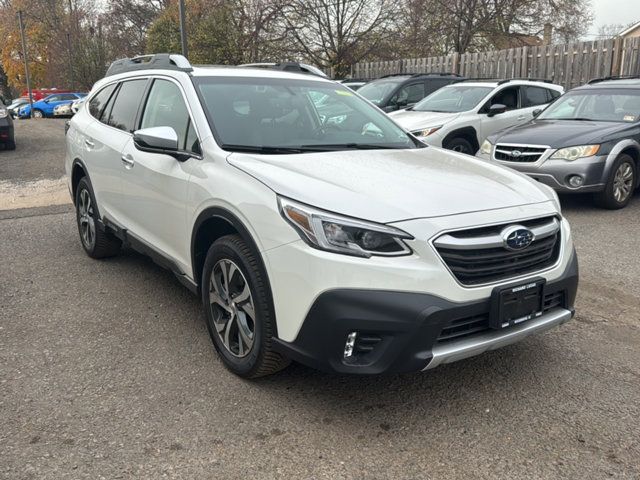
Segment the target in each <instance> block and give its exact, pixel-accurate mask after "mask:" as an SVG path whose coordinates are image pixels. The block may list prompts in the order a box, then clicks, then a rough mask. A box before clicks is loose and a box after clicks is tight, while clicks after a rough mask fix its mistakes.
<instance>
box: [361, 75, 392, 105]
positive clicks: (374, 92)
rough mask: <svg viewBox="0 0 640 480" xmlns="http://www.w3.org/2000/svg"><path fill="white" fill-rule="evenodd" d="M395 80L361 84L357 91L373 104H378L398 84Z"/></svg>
mask: <svg viewBox="0 0 640 480" xmlns="http://www.w3.org/2000/svg"><path fill="white" fill-rule="evenodd" d="M398 83H399V82H398V81H397V80H382V81H377V82H371V83H367V84H366V85H363V86H362V87H361V88H360V89H359V90H358V93H359V94H360V95H362V96H363V97H364V98H366V99H367V100H369V101H370V102H371V103H373V104H375V105H380V104H381V103H382V101H383V100H384V99H385V98H387V97H388V96H389V95H390V94H391V92H393V90H395V88H396V87H397V86H398Z"/></svg>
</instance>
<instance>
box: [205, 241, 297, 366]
mask: <svg viewBox="0 0 640 480" xmlns="http://www.w3.org/2000/svg"><path fill="white" fill-rule="evenodd" d="M266 282H267V278H266V274H265V273H264V271H263V269H262V266H261V265H260V264H259V263H258V261H257V260H256V258H255V256H254V255H253V253H252V252H251V250H250V249H249V248H248V247H247V245H246V243H245V242H244V241H243V240H242V239H241V238H240V237H239V236H238V235H227V236H225V237H222V238H220V239H218V240H216V241H215V242H214V243H213V245H211V247H210V248H209V252H208V253H207V258H206V260H205V264H204V270H203V274H202V302H203V304H204V308H205V313H206V316H207V328H208V330H209V335H210V336H211V340H212V341H213V345H214V346H215V348H216V350H217V351H218V353H219V354H220V357H221V359H222V362H223V363H224V365H225V367H227V368H228V369H229V370H231V371H232V372H233V373H235V374H236V375H239V376H241V377H245V378H256V377H261V376H264V375H269V374H272V373H275V372H277V371H278V370H281V369H283V368H285V367H286V366H287V365H288V364H289V361H288V360H287V359H286V358H284V357H282V356H281V355H280V354H278V353H276V352H275V351H274V350H273V341H272V340H273V336H274V334H275V318H274V315H273V308H272V306H271V299H270V295H269V291H268V285H267V283H266Z"/></svg>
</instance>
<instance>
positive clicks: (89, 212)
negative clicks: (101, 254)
mask: <svg viewBox="0 0 640 480" xmlns="http://www.w3.org/2000/svg"><path fill="white" fill-rule="evenodd" d="M78 223H79V225H80V236H81V237H82V243H84V246H85V247H86V248H87V249H88V250H92V249H93V247H94V245H95V242H96V222H95V220H94V219H93V204H92V203H91V195H90V194H89V191H88V190H86V189H83V190H82V191H81V192H80V201H79V202H78Z"/></svg>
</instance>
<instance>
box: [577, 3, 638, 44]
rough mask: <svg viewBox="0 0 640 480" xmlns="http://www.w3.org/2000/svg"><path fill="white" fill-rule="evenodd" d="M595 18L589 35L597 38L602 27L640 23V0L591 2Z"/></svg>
mask: <svg viewBox="0 0 640 480" xmlns="http://www.w3.org/2000/svg"><path fill="white" fill-rule="evenodd" d="M591 4H592V6H593V11H594V18H593V25H591V28H590V29H589V33H590V34H593V35H590V37H593V36H595V34H597V33H598V28H599V27H601V26H602V25H608V24H612V23H620V24H623V25H626V24H627V23H631V22H640V0H591Z"/></svg>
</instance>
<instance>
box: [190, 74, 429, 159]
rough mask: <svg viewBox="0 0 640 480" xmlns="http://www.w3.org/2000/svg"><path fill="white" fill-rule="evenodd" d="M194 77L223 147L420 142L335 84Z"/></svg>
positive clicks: (270, 149)
mask: <svg viewBox="0 0 640 480" xmlns="http://www.w3.org/2000/svg"><path fill="white" fill-rule="evenodd" d="M193 81H194V84H195V85H196V87H197V89H198V92H199V95H200V97H201V100H202V103H203V105H204V106H205V110H206V113H207V117H208V120H209V123H210V124H211V126H212V128H213V130H214V132H215V135H216V138H217V140H218V142H219V144H220V145H221V147H222V148H224V149H225V150H230V151H252V152H260V153H274V154H280V153H300V152H311V151H332V150H355V149H382V148H419V147H421V146H422V145H421V144H420V142H417V141H416V140H415V139H413V138H412V137H411V136H410V135H408V134H407V133H406V132H405V131H404V130H402V129H401V128H400V127H398V126H397V125H396V124H395V123H393V121H392V120H391V119H389V117H387V116H386V115H385V114H384V113H382V112H381V111H380V110H378V109H377V108H375V107H372V106H371V105H370V104H368V103H367V102H365V101H364V100H362V99H361V98H359V97H358V96H357V95H356V94H355V93H354V92H352V91H351V90H349V89H348V88H346V87H343V86H341V85H338V84H335V83H330V82H322V81H314V80H291V79H274V78H238V77H232V78H227V77H195V78H194V79H193Z"/></svg>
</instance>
